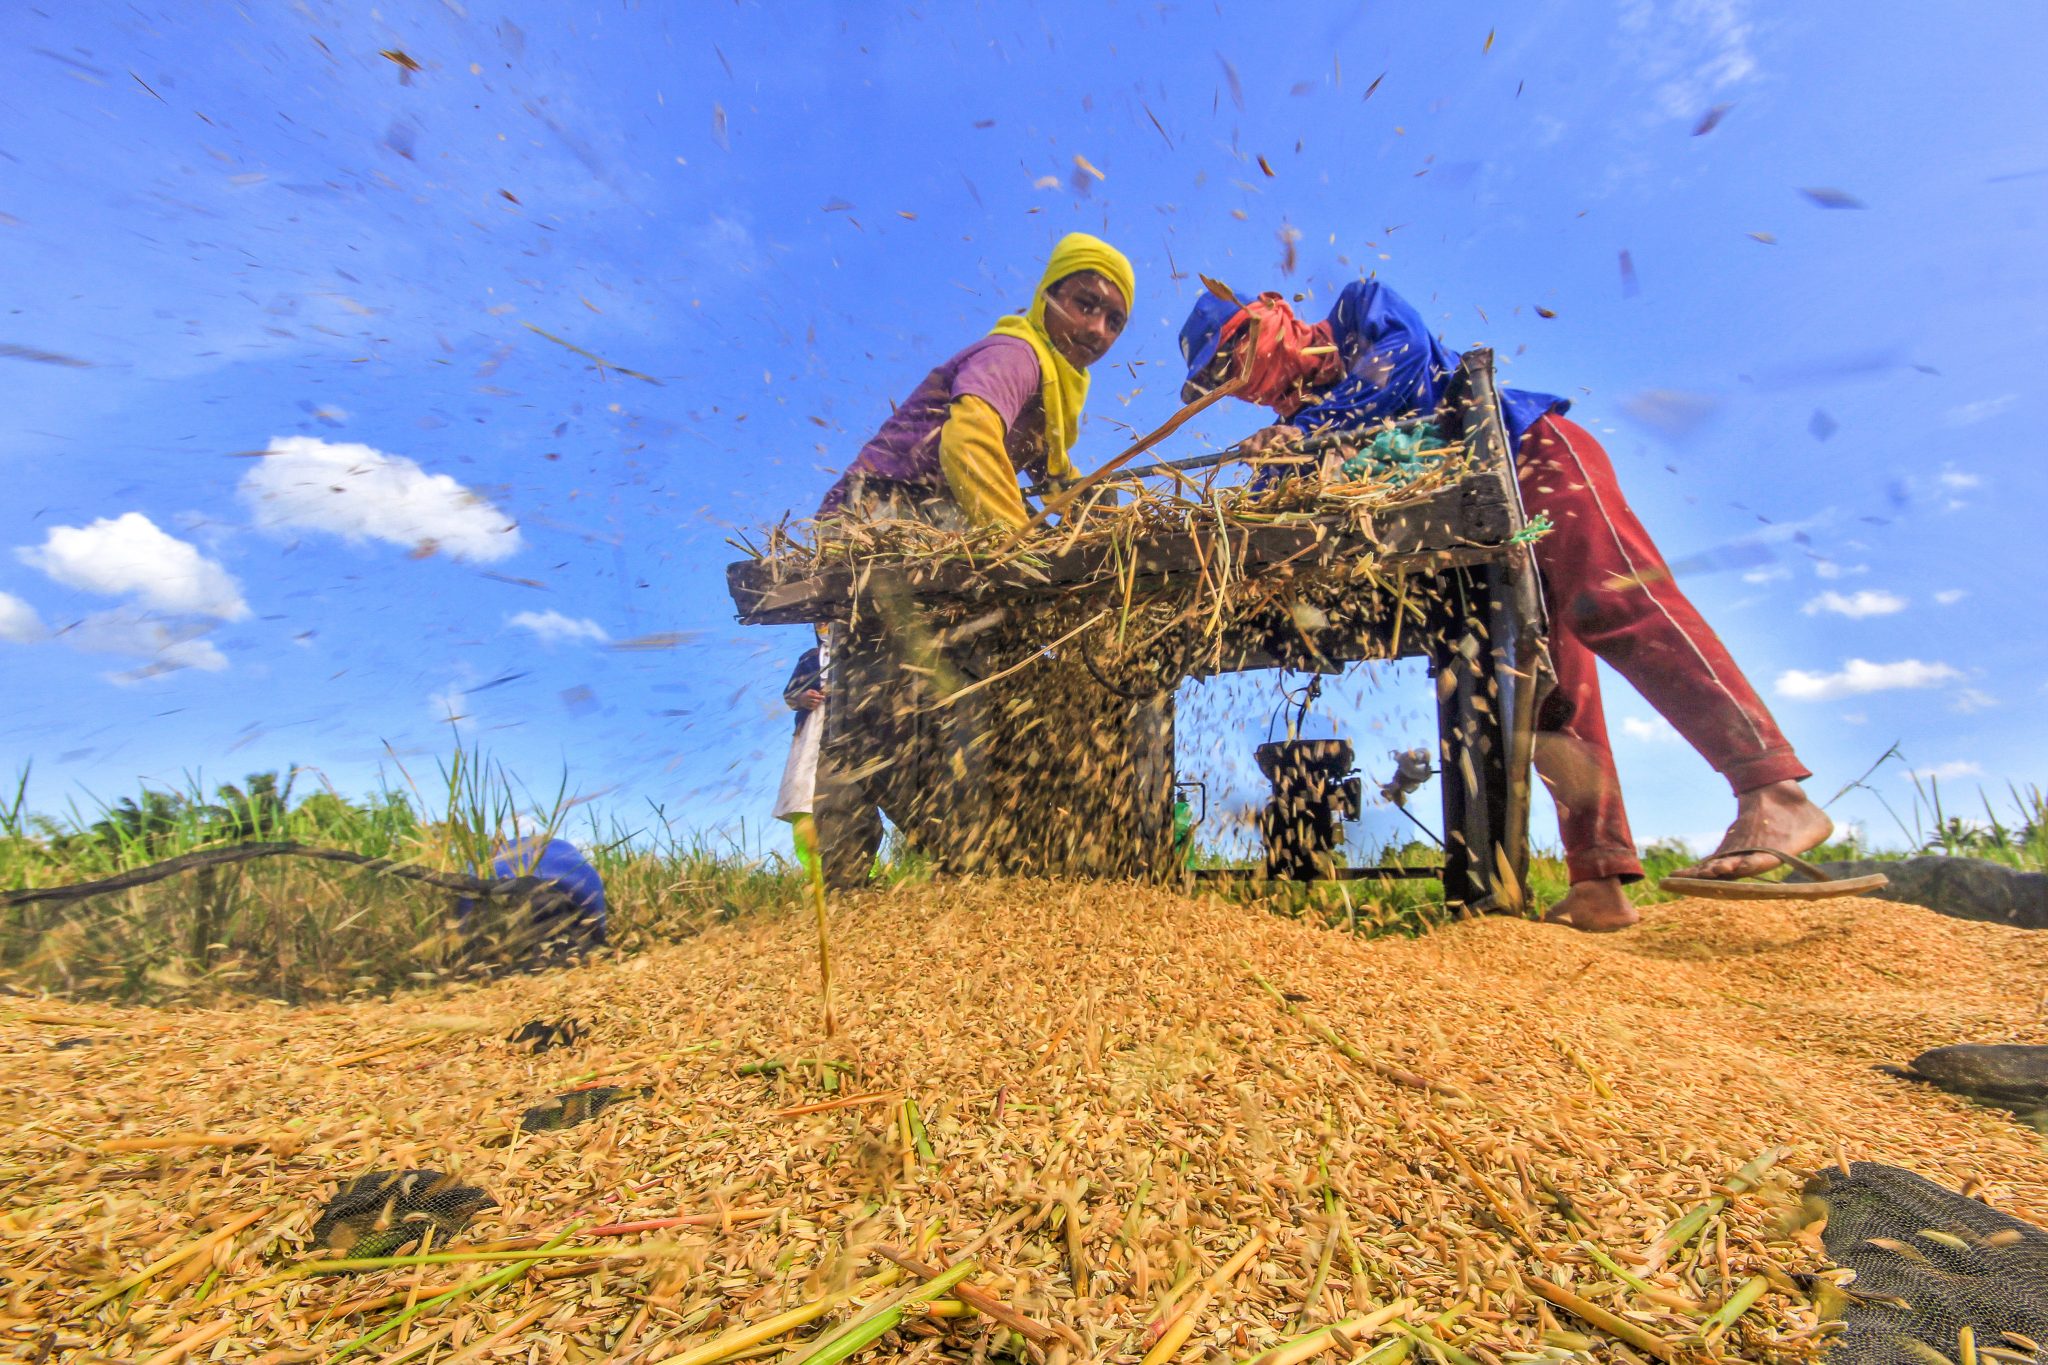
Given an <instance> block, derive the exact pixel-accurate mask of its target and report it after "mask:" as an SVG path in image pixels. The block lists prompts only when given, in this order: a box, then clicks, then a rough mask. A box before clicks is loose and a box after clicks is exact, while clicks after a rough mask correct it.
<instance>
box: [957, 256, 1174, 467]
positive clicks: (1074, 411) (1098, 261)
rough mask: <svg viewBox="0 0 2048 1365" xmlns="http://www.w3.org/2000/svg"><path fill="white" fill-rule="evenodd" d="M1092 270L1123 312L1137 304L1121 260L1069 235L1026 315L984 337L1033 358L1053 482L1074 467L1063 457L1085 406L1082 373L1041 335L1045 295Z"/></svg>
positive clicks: (1050, 261)
mask: <svg viewBox="0 0 2048 1365" xmlns="http://www.w3.org/2000/svg"><path fill="white" fill-rule="evenodd" d="M1081 270H1093V271H1096V272H1098V273H1099V274H1101V275H1102V276H1103V278H1105V279H1107V280H1109V281H1110V282H1111V283H1113V284H1115V285H1116V287H1117V288H1119V289H1121V290H1123V291H1124V307H1125V308H1126V309H1134V308H1136V307H1137V304H1138V291H1137V285H1138V279H1137V276H1136V275H1135V274H1134V273H1132V270H1131V263H1130V262H1129V261H1127V260H1125V259H1124V254H1123V253H1122V252H1121V251H1118V250H1117V249H1116V248H1115V247H1113V246H1111V245H1110V244H1109V243H1108V242H1105V241H1103V240H1102V239H1101V238H1100V237H1091V236H1089V235H1088V234H1087V233H1085V232H1070V233H1068V234H1067V235H1066V236H1064V237H1062V238H1060V241H1059V245H1058V246H1056V247H1054V248H1053V249H1052V256H1051V257H1050V258H1049V259H1048V260H1047V261H1046V263H1045V274H1044V275H1043V276H1042V277H1040V279H1039V281H1038V292H1037V293H1035V294H1033V295H1032V296H1031V311H1030V312H1028V313H1026V314H1025V315H1024V316H1022V317H1019V316H1017V315H1016V314H1015V313H1011V314H1010V315H1008V316H1007V317H1005V318H1003V319H1002V320H1001V321H999V322H997V323H996V325H995V327H994V328H993V329H992V330H991V331H990V332H989V335H990V336H1002V337H1016V338H1017V339H1018V340H1019V341H1025V342H1029V343H1030V345H1031V349H1032V351H1033V352H1034V353H1036V355H1037V356H1038V375H1039V392H1040V395H1041V397H1042V398H1043V401H1044V403H1045V472H1046V474H1047V475H1048V476H1050V477H1052V478H1055V479H1070V478H1072V477H1074V472H1075V471H1074V461H1073V459H1072V458H1071V457H1070V456H1069V455H1068V453H1067V452H1068V451H1069V450H1071V449H1072V448H1073V445H1074V440H1075V438H1076V437H1078V436H1079V435H1080V434H1081V408H1082V405H1083V404H1085V403H1086V402H1087V401H1088V372H1087V371H1086V370H1077V369H1075V368H1074V366H1073V365H1072V364H1071V363H1069V362H1068V360H1067V358H1066V357H1065V356H1063V355H1061V354H1060V353H1059V351H1058V349H1057V348H1055V347H1054V346H1053V344H1052V338H1051V337H1050V336H1048V335H1047V334H1046V330H1045V291H1046V290H1047V289H1049V288H1051V287H1052V286H1053V285H1055V284H1057V283H1059V282H1060V281H1061V280H1063V279H1065V278H1066V277H1067V276H1069V275H1072V274H1074V273H1075V272H1076V271H1081Z"/></svg>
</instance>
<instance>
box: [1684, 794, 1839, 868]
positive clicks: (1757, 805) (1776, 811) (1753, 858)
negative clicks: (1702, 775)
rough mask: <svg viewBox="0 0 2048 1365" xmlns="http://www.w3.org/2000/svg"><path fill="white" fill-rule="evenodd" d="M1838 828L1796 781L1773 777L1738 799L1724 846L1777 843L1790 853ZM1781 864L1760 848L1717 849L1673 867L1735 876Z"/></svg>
mask: <svg viewBox="0 0 2048 1365" xmlns="http://www.w3.org/2000/svg"><path fill="white" fill-rule="evenodd" d="M1834 832H1835V822H1834V821H1833V820H1830V819H1828V813H1827V812H1826V811H1824V810H1822V809H1821V808H1820V807H1819V806H1816V805H1814V804H1813V802H1812V801H1810V800H1808V799H1807V795H1806V791H1805V789H1804V788H1803V787H1801V786H1800V785H1799V784H1798V783H1797V782H1773V783H1772V784H1771V785H1770V786H1768V787H1758V788H1757V789H1756V790H1755V791H1748V792H1744V793H1743V794H1742V795H1741V796H1739V797H1737V798H1736V799H1735V823H1734V824H1732V825H1730V826H1728V832H1727V833H1726V834H1724V835H1722V836H1721V848H1724V849H1727V848H1777V849H1783V850H1784V851H1785V852H1787V853H1793V854H1798V853H1804V852H1806V851H1807V850H1808V849H1811V848H1816V847H1818V846H1819V845H1821V844H1823V843H1825V842H1827V837H1828V836H1829V835H1830V834H1833V833H1834ZM1776 866H1778V860H1777V859H1776V858H1773V857H1771V856H1769V855H1768V854H1762V853H1750V854H1745V855H1743V856H1742V857H1739V858H1725V857H1722V856H1720V851H1719V850H1718V849H1717V850H1716V851H1715V852H1714V853H1713V854H1711V855H1709V856H1707V857H1705V858H1702V859H1701V860H1700V861H1699V862H1697V863H1695V864H1693V865H1692V866H1691V867H1687V868H1681V869H1680V870H1679V871H1677V872H1675V873H1673V874H1672V875H1673V876H1677V877H1709V878H1713V879H1714V880H1717V881H1733V880H1735V879H1737V878H1741V877H1754V876H1755V875H1756V874H1757V873H1759V872H1768V871H1770V870H1771V869H1772V868H1774V867H1776Z"/></svg>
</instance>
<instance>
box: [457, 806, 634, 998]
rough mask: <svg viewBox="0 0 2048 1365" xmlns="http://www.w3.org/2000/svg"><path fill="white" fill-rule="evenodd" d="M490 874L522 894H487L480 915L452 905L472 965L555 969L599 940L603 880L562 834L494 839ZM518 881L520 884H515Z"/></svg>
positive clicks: (465, 904)
mask: <svg viewBox="0 0 2048 1365" xmlns="http://www.w3.org/2000/svg"><path fill="white" fill-rule="evenodd" d="M491 854H492V863H491V876H492V877H493V878H494V879H496V880H497V881H498V882H500V883H504V882H512V883H515V886H514V887H513V888H511V889H513V890H517V891H518V892H520V893H521V894H518V895H515V896H511V897H507V898H503V899H500V898H495V897H494V898H491V899H490V900H488V901H487V902H486V909H485V911H483V912H478V911H477V910H476V905H475V902H474V901H472V900H470V899H468V898H466V897H465V898H464V899H462V900H460V901H458V902H457V903H456V918H457V921H458V923H459V925H460V927H461V931H462V938H463V952H464V956H465V957H466V958H467V959H468V960H469V961H470V962H471V963H472V964H474V965H480V966H491V967H504V968H510V969H513V970H517V971H531V970H535V969H538V968H541V967H549V966H557V965H561V964H563V963H565V962H570V961H573V960H575V959H576V958H579V957H583V956H585V955H587V954H589V953H592V952H595V951H596V950H597V949H599V948H602V947H603V946H604V943H605V918H606V914H607V906H606V903H605V892H604V878H603V877H602V876H600V875H599V873H598V870H597V869H596V868H595V867H594V866H592V865H591V862H590V860H589V859H588V858H586V857H584V856H583V852H582V850H581V849H579V848H577V847H576V845H574V844H572V843H570V842H569V841H568V840H567V839H559V838H553V837H548V836H531V837H528V838H523V839H504V838H500V839H498V840H496V841H495V842H494V843H493V845H492V849H491ZM522 883H523V885H521V884H522Z"/></svg>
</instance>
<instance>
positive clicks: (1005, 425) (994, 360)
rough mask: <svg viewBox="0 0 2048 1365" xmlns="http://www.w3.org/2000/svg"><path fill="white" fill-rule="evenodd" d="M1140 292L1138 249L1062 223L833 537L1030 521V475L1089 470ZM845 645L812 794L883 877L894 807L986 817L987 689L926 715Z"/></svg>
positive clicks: (851, 853)
mask: <svg viewBox="0 0 2048 1365" xmlns="http://www.w3.org/2000/svg"><path fill="white" fill-rule="evenodd" d="M1136 293H1137V280H1136V277H1135V275H1134V274H1133V272H1132V270H1131V263H1130V262H1129V261H1128V260H1126V259H1124V255H1123V253H1122V252H1120V251H1118V250H1117V249H1116V248H1115V247H1113V246H1111V245H1109V244H1108V243H1107V242H1104V241H1102V240H1100V239H1099V238H1095V237H1091V236H1089V235H1088V234H1087V233H1083V232H1075V233H1069V234H1068V235H1067V236H1065V237H1062V238H1061V239H1060V241H1059V243H1058V244H1057V245H1056V246H1055V247H1054V248H1053V251H1052V255H1051V257H1050V258H1049V259H1048V260H1047V262H1046V266H1045V270H1044V272H1043V274H1042V275H1041V276H1040V279H1039V282H1038V287H1037V289H1036V290H1035V291H1034V292H1033V294H1032V299H1031V304H1030V306H1029V307H1028V308H1027V309H1026V310H1025V311H1024V312H1023V313H1021V314H1011V315H1009V316H1007V317H1004V318H1001V319H999V320H998V321H997V322H996V324H995V326H994V328H993V329H991V331H990V332H989V334H988V335H987V336H985V337H982V338H981V339H979V340H978V341H975V342H974V343H972V344H971V345H969V346H967V347H966V348H965V349H964V350H961V351H959V352H957V353H956V354H954V355H953V356H951V357H949V358H948V359H946V360H945V361H943V362H942V363H940V364H939V365H938V366H936V367H935V368H933V369H932V370H931V371H930V372H929V373H927V374H926V375H925V377H924V378H923V379H922V380H921V381H920V382H919V383H918V385H917V387H916V388H914V389H912V390H911V393H910V396H909V397H908V398H906V399H904V401H903V402H902V403H901V404H899V405H898V406H897V408H896V410H895V411H894V412H892V413H891V414H890V415H889V417H888V419H887V420H886V421H884V422H883V423H882V426H881V429H880V430H879V431H877V432H876V433H875V435H874V437H873V438H872V439H871V440H869V441H868V442H867V444H865V445H863V446H862V447H861V449H860V453H859V454H858V455H856V456H855V457H854V460H853V463H852V464H850V465H849V466H848V467H847V469H846V471H845V472H844V473H843V474H841V475H840V477H839V479H838V481H837V482H836V483H834V484H833V485H832V488H831V489H830V491H828V492H827V493H826V495H825V499H824V502H823V503H822V504H821V505H820V507H819V508H818V514H817V522H816V525H817V536H818V540H819V543H820V544H821V545H823V544H826V543H827V542H829V541H830V539H831V538H832V537H834V536H835V535H841V534H844V533H845V530H846V528H847V523H849V522H860V521H874V520H915V521H923V522H927V523H930V524H932V525H934V526H939V527H942V528H945V529H948V530H961V531H965V530H972V529H978V528H988V527H1007V528H1010V529H1012V530H1022V529H1024V528H1025V527H1027V526H1029V525H1030V523H1031V513H1030V512H1029V511H1028V510H1027V509H1026V507H1025V505H1024V496H1023V491H1022V489H1021V488H1020V486H1019V483H1018V479H1019V476H1020V475H1022V476H1027V477H1030V478H1032V479H1034V480H1050V481H1053V482H1055V483H1057V482H1061V481H1065V480H1070V479H1072V478H1074V477H1075V473H1076V471H1075V469H1074V464H1073V459H1072V455H1071V452H1072V449H1073V445H1074V442H1075V440H1076V439H1077V437H1078V436H1079V434H1080V428H1081V410H1082V407H1083V406H1084V405H1085V404H1086V402H1087V400H1088V368H1089V366H1091V365H1093V364H1095V362H1097V361H1098V360H1100V359H1102V357H1103V356H1104V355H1105V354H1106V353H1107V352H1108V350H1109V348H1110V347H1111V346H1112V345H1113V344H1114V343H1115V342H1116V339H1117V337H1118V336H1119V335H1121V334H1122V332H1123V329H1124V324H1125V323H1126V322H1127V321H1128V320H1129V318H1130V314H1131V306H1132V304H1133V302H1134V300H1135V297H1136ZM835 635H836V632H835ZM827 652H828V654H829V653H830V652H831V651H830V650H829V648H828V651H827ZM841 658H842V660H843V661H845V665H844V666H846V667H848V668H849V669H856V668H858V671H857V672H856V678H857V679H858V681H859V682H860V685H859V686H858V687H852V686H849V687H848V688H847V689H846V690H845V691H844V692H843V693H842V695H851V696H853V697H854V702H853V706H854V708H855V714H853V715H852V716H849V717H847V718H846V723H845V724H843V725H841V724H837V723H835V725H834V727H833V734H832V737H831V739H830V740H829V741H828V740H826V738H825V736H824V735H823V733H822V732H823V731H824V729H825V725H824V717H823V714H822V712H815V714H817V716H818V719H817V722H816V723H817V725H818V729H819V731H820V732H821V733H820V736H819V739H820V751H819V758H818V761H817V769H816V771H817V779H816V783H815V793H814V801H813V806H812V810H813V815H814V818H815V822H816V826H817V835H816V840H817V847H818V849H819V853H820V857H821V859H822V861H823V866H824V871H825V877H826V880H827V882H828V883H829V884H831V885H833V886H839V887H845V886H858V885H860V884H862V883H864V882H865V881H866V880H867V875H868V870H869V869H870V868H871V867H872V866H873V864H874V858H875V854H876V852H877V851H878V850H879V849H880V847H881V841H882V816H883V814H884V812H886V813H887V814H888V816H889V818H890V819H891V820H893V821H895V823H896V824H897V826H898V827H899V828H900V829H902V830H903V832H904V833H905V835H906V836H907V837H908V838H909V839H911V840H912V841H913V842H915V841H916V840H917V838H918V833H919V830H920V828H921V827H924V826H926V825H929V824H932V823H936V822H940V821H944V822H948V823H950V824H953V825H954V826H955V827H957V828H971V827H972V826H973V825H974V823H975V822H976V820H977V819H978V810H977V807H976V804H975V803H976V801H977V799H978V798H979V796H980V794H981V791H980V784H979V783H978V782H977V781H975V780H974V778H973V776H972V775H973V774H974V773H975V772H977V771H978V752H979V750H978V746H977V745H976V743H975V740H976V737H977V736H978V735H979V734H980V733H981V732H982V728H983V727H982V721H981V706H980V703H979V702H978V701H976V700H975V699H971V698H970V699H969V700H967V701H966V702H963V703H961V704H959V705H957V706H948V707H946V708H944V710H943V714H939V715H929V716H927V717H925V718H923V719H918V718H914V717H911V716H910V715H909V714H908V710H909V709H910V708H906V706H905V704H904V700H903V698H904V695H905V690H906V689H905V685H904V680H903V679H902V677H901V676H900V675H897V674H893V673H891V672H890V671H889V670H887V669H881V670H879V671H877V670H875V669H872V668H870V667H868V665H867V663H866V661H863V662H862V663H861V664H859V665H858V666H857V665H856V663H855V662H854V661H851V660H846V656H845V655H844V654H843V653H842V654H841ZM814 711H815V709H814ZM924 744H930V745H932V746H935V747H936V748H937V749H938V750H939V751H941V753H942V755H943V757H942V762H943V763H944V764H945V766H947V767H950V768H951V769H952V770H953V771H954V772H955V773H958V774H962V775H963V779H962V780H961V781H958V782H956V783H953V784H951V789H950V791H949V794H948V797H947V799H946V802H945V804H944V808H943V809H941V808H940V803H939V802H938V801H937V800H936V799H935V794H934V793H933V792H931V791H928V790H924V789H921V788H920V787H919V786H918V784H917V780H916V778H915V775H914V769H915V767H916V765H915V764H914V763H911V762H907V761H899V760H903V759H904V758H905V756H906V755H907V754H909V753H912V752H914V751H916V750H917V749H918V747H919V746H920V745H924ZM955 870H966V869H965V868H964V867H963V868H960V869H955Z"/></svg>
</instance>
